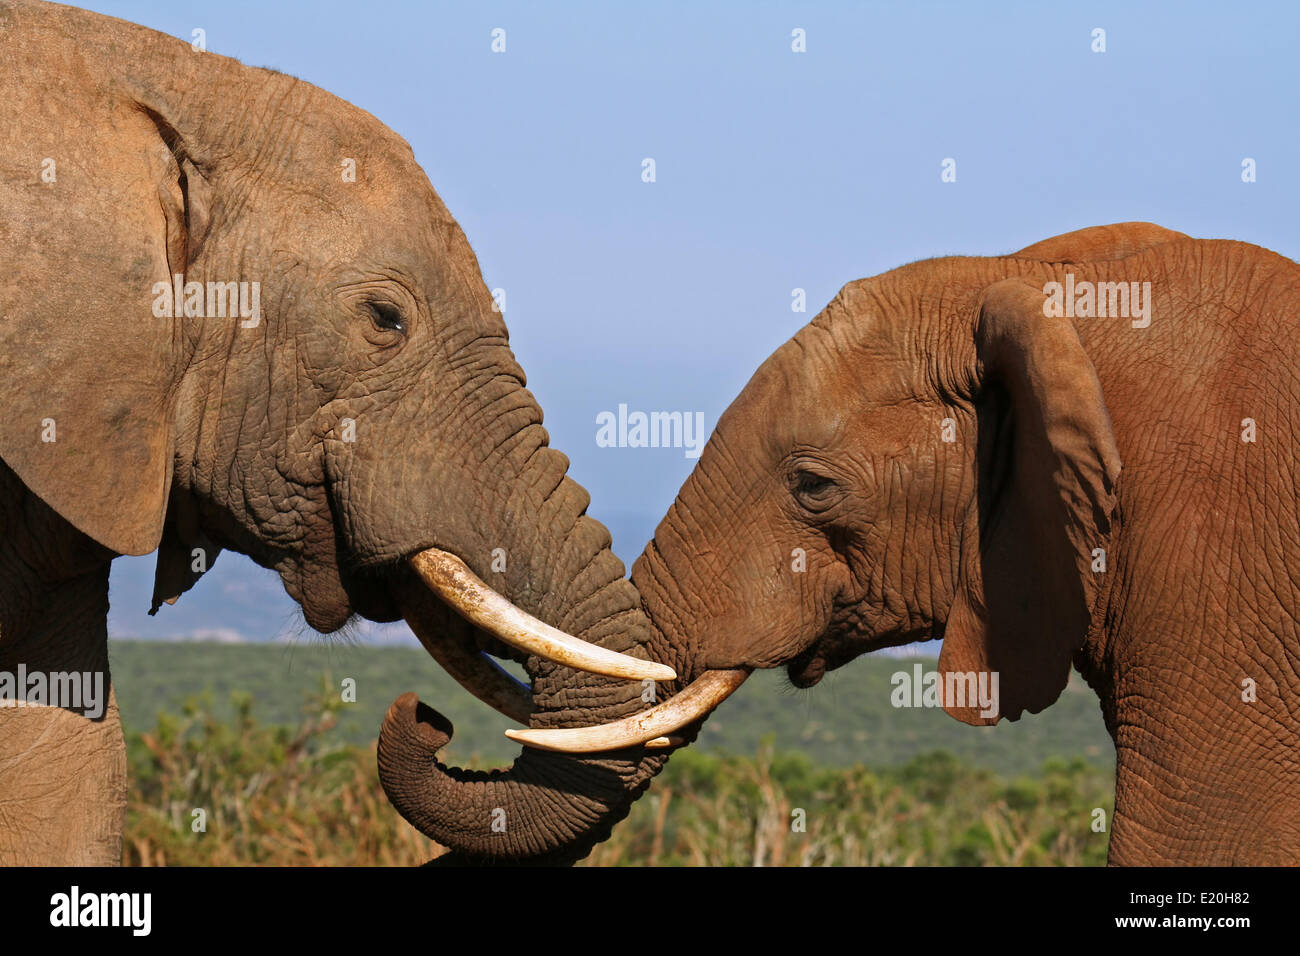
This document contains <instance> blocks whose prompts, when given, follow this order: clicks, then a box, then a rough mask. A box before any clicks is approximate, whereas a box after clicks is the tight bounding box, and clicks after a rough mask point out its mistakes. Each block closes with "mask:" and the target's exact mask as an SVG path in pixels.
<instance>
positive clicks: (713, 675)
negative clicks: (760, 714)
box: [506, 667, 749, 754]
mask: <svg viewBox="0 0 1300 956" xmlns="http://www.w3.org/2000/svg"><path fill="white" fill-rule="evenodd" d="M748 676H749V668H747V667H746V668H740V669H738V670H725V671H717V670H710V671H705V672H704V673H703V674H702V675H701V676H699V677H697V678H696V679H695V680H693V681H691V683H690V685H689V686H688V687H687V688H686V689H685V690H684V691H682V692H681V693H680V694H678V695H677V696H675V697H670V698H669V699H668V700H666V701H664V702H663V703H662V704H660V705H658V706H657V707H651V708H650V709H649V710H646V711H642V712H641V713H639V714H633V715H632V716H631V717H624V718H623V719H622V720H616V721H614V722H612V723H608V724H598V725H597V726H595V727H564V728H557V729H555V730H540V729H534V728H529V729H527V730H507V731H506V736H507V737H509V738H510V739H511V740H517V741H518V742H519V743H521V744H526V745H527V746H529V747H537V748H538V749H539V750H557V751H559V752H561V753H572V754H589V753H602V752H604V751H606V750H622V749H624V748H625V747H635V746H638V745H639V744H644V743H648V742H650V741H656V743H657V738H661V737H662V738H667V740H666V742H667V744H668V745H669V746H671V745H672V737H671V734H672V733H673V731H675V730H681V729H682V728H683V727H685V726H687V725H688V724H693V723H694V722H695V721H697V720H699V719H700V718H701V717H704V716H705V715H706V714H708V713H709V711H711V710H713V708H715V707H717V706H718V705H719V704H721V703H722V702H723V701H724V700H726V699H727V698H728V697H730V696H731V695H732V693H734V692H735V690H736V688H737V687H739V686H740V685H741V684H743V683H744V682H745V678H746V677H748ZM658 747H660V748H661V747H663V744H658Z"/></svg>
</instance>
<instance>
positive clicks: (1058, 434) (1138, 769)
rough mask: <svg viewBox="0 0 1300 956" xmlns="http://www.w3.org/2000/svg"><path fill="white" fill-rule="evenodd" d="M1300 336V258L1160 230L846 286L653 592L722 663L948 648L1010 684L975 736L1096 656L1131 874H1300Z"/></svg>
mask: <svg viewBox="0 0 1300 956" xmlns="http://www.w3.org/2000/svg"><path fill="white" fill-rule="evenodd" d="M1121 283H1122V284H1123V285H1124V287H1125V288H1126V289H1127V290H1128V291H1129V292H1130V293H1133V295H1134V296H1135V298H1134V300H1133V301H1132V302H1130V307H1131V308H1130V310H1129V314H1125V315H1120V316H1117V315H1115V314H1114V309H1115V304H1114V303H1112V302H1111V301H1109V299H1110V297H1111V296H1112V295H1115V296H1117V295H1118V289H1119V285H1118V284H1121ZM1112 284H1114V285H1112ZM1099 289H1100V290H1103V292H1104V293H1105V295H1106V297H1107V299H1108V302H1107V310H1106V312H1105V313H1103V314H1101V315H1098V314H1097V307H1096V292H1097V290H1099ZM1083 290H1091V292H1090V294H1092V295H1093V296H1094V299H1093V302H1092V304H1091V305H1088V304H1087V303H1085V302H1084V300H1083V298H1082V296H1083ZM1066 291H1072V292H1073V297H1072V299H1071V302H1070V304H1071V305H1072V306H1078V308H1070V309H1069V310H1068V314H1065V315H1061V314H1059V313H1058V312H1056V303H1049V299H1053V298H1057V299H1059V298H1063V296H1061V295H1060V293H1062V292H1066ZM1144 294H1145V298H1140V297H1142V296H1143V295H1144ZM1139 302H1140V303H1141V304H1142V309H1143V310H1146V309H1148V307H1149V311H1148V312H1147V314H1146V315H1142V314H1140V312H1139V311H1138V310H1135V309H1133V308H1132V306H1136V305H1138V304H1139ZM1049 312H1051V313H1054V314H1053V315H1051V316H1049V314H1048V313H1049ZM1107 313H1108V314H1107ZM1297 341H1300V267H1298V266H1297V265H1296V263H1294V262H1292V261H1291V260H1289V259H1286V258H1284V257H1282V256H1279V255H1277V254H1275V253H1272V252H1269V251H1267V250H1265V249H1261V248H1259V247H1257V246H1252V245H1248V244H1246V243H1241V242H1232V241H1207V240H1197V239H1191V238H1188V237H1187V236H1184V235H1182V234H1180V233H1176V232H1172V231H1170V230H1166V229H1162V228H1161V227H1158V226H1153V225H1150V224H1145V223H1124V224H1118V225H1113V226H1105V227H1096V228H1093V229H1086V230H1081V231H1079V232H1076V233H1070V234H1066V235H1064V236H1059V237H1056V238H1055V239H1051V240H1046V241H1044V242H1042V243H1038V244H1036V245H1034V246H1031V247H1029V248H1028V249H1025V250H1022V251H1021V252H1019V253H1016V254H1014V255H1011V256H1004V257H996V258H960V257H958V258H945V259H935V260H930V261H925V262H918V263H914V264H912V265H908V266H904V267H902V268H900V269H896V270H893V271H891V272H888V273H885V274H883V275H880V276H877V277H874V278H871V279H864V280H861V281H858V282H854V283H850V284H849V285H847V286H845V287H844V289H843V290H842V291H841V292H840V293H839V295H838V296H837V297H836V298H835V299H834V300H833V301H832V302H831V303H830V304H829V305H828V306H827V307H826V309H825V310H824V311H823V312H822V313H821V314H820V315H818V316H817V317H816V318H815V319H814V320H813V321H812V322H811V323H810V324H809V325H808V326H807V327H806V328H804V329H803V330H802V331H800V332H799V334H798V335H796V336H795V337H794V339H792V340H791V342H789V343H787V344H786V345H785V346H783V347H782V348H781V349H779V350H778V351H777V352H776V353H775V354H774V355H773V356H772V357H771V358H769V359H768V361H767V362H765V363H764V365H763V366H762V368H760V369H759V371H758V372H757V373H756V374H755V376H754V378H753V379H752V380H751V381H750V383H749V384H748V385H747V386H746V388H745V389H744V391H743V392H742V393H741V395H740V396H739V397H738V398H737V400H736V401H735V402H734V403H733V404H732V405H731V407H730V408H729V409H728V410H727V411H726V413H725V414H724V415H723V416H722V418H721V419H720V420H719V424H718V427H717V429H716V431H715V433H714V435H713V437H712V438H711V439H710V442H709V445H708V446H706V448H705V451H704V453H703V455H702V456H701V458H700V461H699V462H698V464H697V466H696V468H695V471H694V472H693V474H692V475H691V476H690V477H689V478H688V480H687V481H686V483H685V485H684V486H683V488H682V490H681V492H680V494H679V496H678V498H677V501H676V502H675V503H674V505H673V507H672V508H671V509H670V510H669V512H668V514H667V516H666V517H665V518H664V520H663V522H662V523H661V524H660V525H659V528H658V530H657V531H656V534H655V538H654V540H653V541H652V542H651V543H650V545H649V546H648V547H647V549H646V551H645V553H644V554H643V555H642V557H641V558H640V560H639V561H638V562H637V564H636V566H635V568H634V569H633V581H634V583H636V584H637V587H638V590H639V591H640V593H641V595H642V600H643V601H644V603H645V606H646V608H647V610H648V611H649V612H650V615H651V617H652V619H653V620H655V621H656V623H657V624H658V625H659V626H660V628H661V629H664V630H670V631H678V632H680V633H682V634H687V635H694V637H693V638H692V639H693V640H694V641H695V642H696V643H697V645H698V646H699V656H700V666H701V667H708V668H729V667H742V666H743V667H774V666H778V665H785V666H787V667H788V668H789V671H790V675H791V679H792V681H793V682H794V683H795V684H796V685H798V686H805V687H806V686H811V685H812V684H814V683H816V682H817V681H818V680H820V678H821V677H822V676H823V675H824V674H825V672H826V671H828V670H831V669H833V668H835V667H838V666H840V665H842V664H844V663H846V662H847V661H849V660H851V659H852V658H854V657H856V656H857V655H859V654H861V653H865V652H868V651H871V650H874V649H877V648H880V647H885V646H890V645H898V644H904V643H909V642H912V641H917V640H926V639H934V638H944V645H943V651H942V654H941V657H940V665H939V670H940V672H941V673H942V674H977V673H984V672H996V673H997V674H998V675H999V677H1000V684H1001V707H1000V712H999V713H998V714H997V715H995V716H992V717H991V718H990V717H989V716H988V715H984V714H981V713H979V712H977V711H976V709H975V708H973V707H969V706H964V705H963V704H962V702H961V701H960V700H954V699H946V700H945V701H944V705H945V707H946V709H948V710H949V711H950V713H952V714H953V715H954V716H956V717H958V718H959V719H961V720H963V721H965V722H968V723H972V724H985V723H995V722H996V721H997V720H998V719H1000V718H1001V717H1007V718H1010V719H1018V718H1019V717H1020V716H1021V714H1023V713H1025V712H1029V713H1036V712H1038V711H1040V710H1042V709H1043V708H1044V707H1046V706H1048V705H1049V704H1050V703H1051V702H1052V701H1054V700H1055V699H1056V697H1057V695H1058V694H1059V693H1060V690H1061V689H1062V688H1063V686H1064V684H1065V682H1066V680H1067V678H1068V673H1069V669H1070V667H1071V665H1072V664H1073V665H1074V666H1075V667H1077V669H1078V670H1079V671H1080V672H1081V673H1082V674H1083V676H1084V677H1085V678H1086V680H1087V681H1088V683H1089V684H1090V685H1091V686H1092V687H1093V688H1094V689H1095V690H1096V692H1097V694H1098V696H1099V698H1100V700H1101V707H1102V711H1103V714H1104V717H1105V721H1106V725H1107V727H1108V729H1109V731H1110V733H1111V735H1112V737H1113V738H1114V742H1115V747H1116V754H1117V784H1116V805H1115V816H1114V820H1113V828H1112V830H1111V837H1110V860H1111V862H1112V863H1115V864H1160V863H1164V864H1168V863H1205V864H1270V863H1291V864H1294V863H1297V862H1300V763H1298V761H1300V756H1298V755H1300V718H1297V714H1300V678H1297V674H1298V673H1300V634H1298V633H1297V625H1296V621H1297V615H1298V614H1300V596H1298V595H1297V592H1296V586H1295V582H1296V581H1297V580H1300V514H1298V509H1297V506H1296V502H1297V500H1298V494H1300V487H1297V470H1298V469H1300V449H1298V448H1297V446H1296V444H1295V435H1296V427H1297V425H1300V363H1297V362H1296V355H1297V344H1296V343H1297ZM792 556H793V557H794V558H795V560H794V561H792ZM792 566H793V568H794V569H792ZM1079 825H1080V826H1085V825H1087V821H1080V823H1079Z"/></svg>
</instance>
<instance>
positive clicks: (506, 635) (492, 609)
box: [411, 548, 677, 681]
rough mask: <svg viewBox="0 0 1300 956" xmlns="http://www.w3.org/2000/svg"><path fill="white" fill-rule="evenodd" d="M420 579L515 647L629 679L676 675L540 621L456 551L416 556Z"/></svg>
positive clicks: (433, 550) (413, 563) (465, 615)
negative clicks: (494, 587) (495, 588)
mask: <svg viewBox="0 0 1300 956" xmlns="http://www.w3.org/2000/svg"><path fill="white" fill-rule="evenodd" d="M411 567H412V568H414V569H415V573H416V574H418V575H419V576H420V580H421V581H423V582H424V583H425V585H426V586H427V587H428V588H429V589H430V590H431V591H433V592H434V593H435V594H437V595H438V597H440V598H442V600H443V601H445V602H446V603H447V605H448V606H449V607H450V608H451V609H452V610H453V611H455V612H456V613H457V614H459V615H460V616H461V617H463V618H464V619H465V620H467V621H469V622H470V623H471V624H473V625H474V626H475V627H478V628H481V629H483V630H484V631H487V632H488V633H489V634H492V635H493V636H495V637H497V638H499V639H500V640H502V641H504V642H505V643H507V644H509V645H511V646H512V647H517V648H519V649H520V650H524V651H527V652H528V653H530V654H536V655H537V656H538V657H544V658H546V659H547V660H550V661H555V662H556V663H558V664H563V665H565V666H566V667H572V668H574V669H575V670H580V671H590V672H591V673H593V674H604V675H605V676H607V677H622V678H626V679H627V680H655V681H661V680H664V681H667V680H676V679H677V672H676V671H674V670H673V669H672V668H671V667H667V666H665V665H663V664H658V663H656V662H654V661H643V660H641V659H640V658H637V657H629V656H628V655H627V654H619V653H618V652H617V651H611V650H606V649H605V648H603V647H598V646H597V645H595V644H589V643H587V642H586V641H582V640H579V639H578V638H576V637H573V636H571V635H569V634H565V633H564V632H563V631H560V630H557V629H556V628H553V627H551V625H549V624H547V623H546V622H545V621H540V620H538V619H537V618H535V617H533V616H532V615H531V614H529V613H528V612H527V611H524V610H522V609H521V608H517V607H515V606H514V605H513V604H512V603H510V601H509V600H507V599H506V598H505V597H503V596H502V595H500V594H498V593H497V592H496V591H493V590H492V589H491V588H490V587H488V586H487V585H486V584H484V583H483V581H482V579H480V578H479V576H478V575H476V574H475V573H474V572H473V571H471V570H470V569H469V568H468V567H467V566H466V565H465V562H464V561H462V560H461V559H460V558H458V557H456V556H455V555H454V554H448V553H447V552H446V551H439V550H438V549H436V548H430V549H429V550H427V551H421V552H420V553H419V554H417V555H416V556H415V557H413V558H411Z"/></svg>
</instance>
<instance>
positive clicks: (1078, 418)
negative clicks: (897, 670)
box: [939, 279, 1120, 724]
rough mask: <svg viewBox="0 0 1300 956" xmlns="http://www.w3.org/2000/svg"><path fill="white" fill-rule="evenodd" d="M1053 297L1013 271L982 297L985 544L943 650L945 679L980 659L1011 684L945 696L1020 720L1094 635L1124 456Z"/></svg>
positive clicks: (977, 714)
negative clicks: (1053, 312)
mask: <svg viewBox="0 0 1300 956" xmlns="http://www.w3.org/2000/svg"><path fill="white" fill-rule="evenodd" d="M1043 301H1044V296H1043V293H1042V292H1041V291H1040V290H1039V289H1036V288H1034V287H1033V286H1031V285H1028V284H1027V283H1025V282H1023V281H1021V280H1019V279H1008V280H1005V281H1002V282H999V283H997V284H995V285H993V286H990V287H989V288H988V289H986V290H985V292H984V295H983V298H982V301H981V303H980V310H979V321H978V326H977V330H976V342H975V355H976V362H975V366H976V371H975V380H976V382H977V386H976V396H975V400H976V415H977V420H978V441H977V451H976V456H975V457H976V460H977V462H978V464H977V467H978V471H979V474H978V477H977V479H976V486H977V494H978V498H979V508H978V519H977V520H978V531H977V534H976V535H975V537H976V539H977V540H978V545H979V547H978V548H977V549H976V548H967V549H964V552H965V553H964V554H963V567H962V572H961V579H960V580H959V582H958V589H957V597H956V599H955V600H954V603H953V607H952V610H951V613H950V615H949V618H948V623H947V627H946V629H945V632H944V641H943V650H942V651H941V652H940V656H939V671H940V674H941V675H942V676H943V679H944V687H945V688H948V687H952V688H953V690H954V691H956V690H957V689H958V688H962V689H963V690H964V689H965V688H968V687H970V686H971V683H970V679H969V678H966V680H965V681H964V682H963V681H962V680H959V679H956V678H955V677H954V678H950V677H949V676H948V675H950V674H965V675H969V674H971V673H972V672H973V673H974V674H975V675H976V680H979V679H980V678H979V675H981V674H987V675H989V676H988V677H985V678H984V680H985V681H987V682H988V683H987V684H986V685H985V686H987V687H996V688H997V703H996V705H995V706H993V707H989V708H984V707H982V706H978V705H977V706H971V705H972V704H973V703H974V701H972V700H971V698H970V696H968V694H966V693H962V694H960V695H959V694H957V693H952V694H950V695H945V698H944V709H945V710H947V711H948V713H950V714H952V716H954V717H956V718H957V719H958V720H961V721H963V722H965V723H969V724H995V723H997V722H998V720H999V719H1000V718H1002V717H1007V718H1008V719H1011V720H1016V719H1018V718H1019V717H1020V716H1021V714H1022V713H1023V712H1024V711H1026V710H1028V711H1029V712H1030V713H1037V712H1038V711H1040V710H1042V709H1043V708H1045V707H1047V706H1048V705H1049V704H1051V703H1052V702H1054V701H1055V700H1056V698H1057V697H1058V696H1060V693H1061V691H1062V690H1063V689H1064V687H1065V685H1066V682H1067V681H1068V680H1069V675H1070V666H1071V663H1072V659H1073V656H1074V653H1075V652H1076V651H1077V650H1078V649H1079V648H1080V647H1081V646H1082V644H1083V642H1084V640H1085V638H1086V637H1087V632H1088V627H1089V624H1090V621H1091V617H1092V610H1093V604H1094V601H1095V599H1096V595H1097V591H1098V584H1099V578H1100V575H1099V574H1095V573H1094V572H1093V570H1092V565H1093V560H1094V559H1093V549H1095V548H1103V549H1104V548H1105V547H1106V544H1107V537H1108V534H1109V531H1110V525H1111V514H1112V511H1113V509H1114V506H1115V484H1116V481H1117V480H1118V478H1119V473H1120V458H1119V451H1118V449H1117V448H1116V446H1115V438H1114V434H1113V433H1112V430H1111V423H1110V416H1109V414H1108V413H1107V411H1106V405H1105V402H1104V401H1103V398H1102V392H1101V384H1100V383H1099V382H1098V381H1097V373H1096V371H1095V370H1094V369H1093V366H1092V362H1091V361H1089V359H1088V356H1087V355H1086V354H1085V353H1084V350H1083V346H1082V345H1081V344H1080V342H1079V337H1078V335H1077V334H1076V333H1075V330H1074V327H1073V326H1072V325H1071V324H1070V323H1069V321H1068V320H1066V319H1061V318H1048V317H1046V316H1044V314H1043ZM968 537H969V536H968ZM994 674H996V675H997V682H996V684H994V683H993V678H992V675H994ZM963 697H964V698H965V699H964V700H963V699H962V698H963ZM963 704H964V706H962V705H963Z"/></svg>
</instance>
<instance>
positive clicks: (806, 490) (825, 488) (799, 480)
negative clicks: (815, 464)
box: [791, 469, 840, 511]
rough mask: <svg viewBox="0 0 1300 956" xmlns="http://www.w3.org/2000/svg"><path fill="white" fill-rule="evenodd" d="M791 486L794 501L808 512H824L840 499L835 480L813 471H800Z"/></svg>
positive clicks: (796, 473) (795, 475) (838, 488)
mask: <svg viewBox="0 0 1300 956" xmlns="http://www.w3.org/2000/svg"><path fill="white" fill-rule="evenodd" d="M791 484H792V487H791V492H792V493H793V494H794V497H795V500H796V501H798V502H799V504H800V505H802V506H803V507H804V508H807V509H808V510H809V511H825V510H826V509H827V508H829V507H830V506H831V505H833V504H835V502H836V501H838V500H839V498H840V486H839V484H838V483H837V482H836V481H835V479H834V478H828V477H826V476H825V475H822V474H818V473H817V472H815V471H808V470H806V469H800V470H799V471H797V472H795V474H794V478H793V481H792V483H791Z"/></svg>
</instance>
